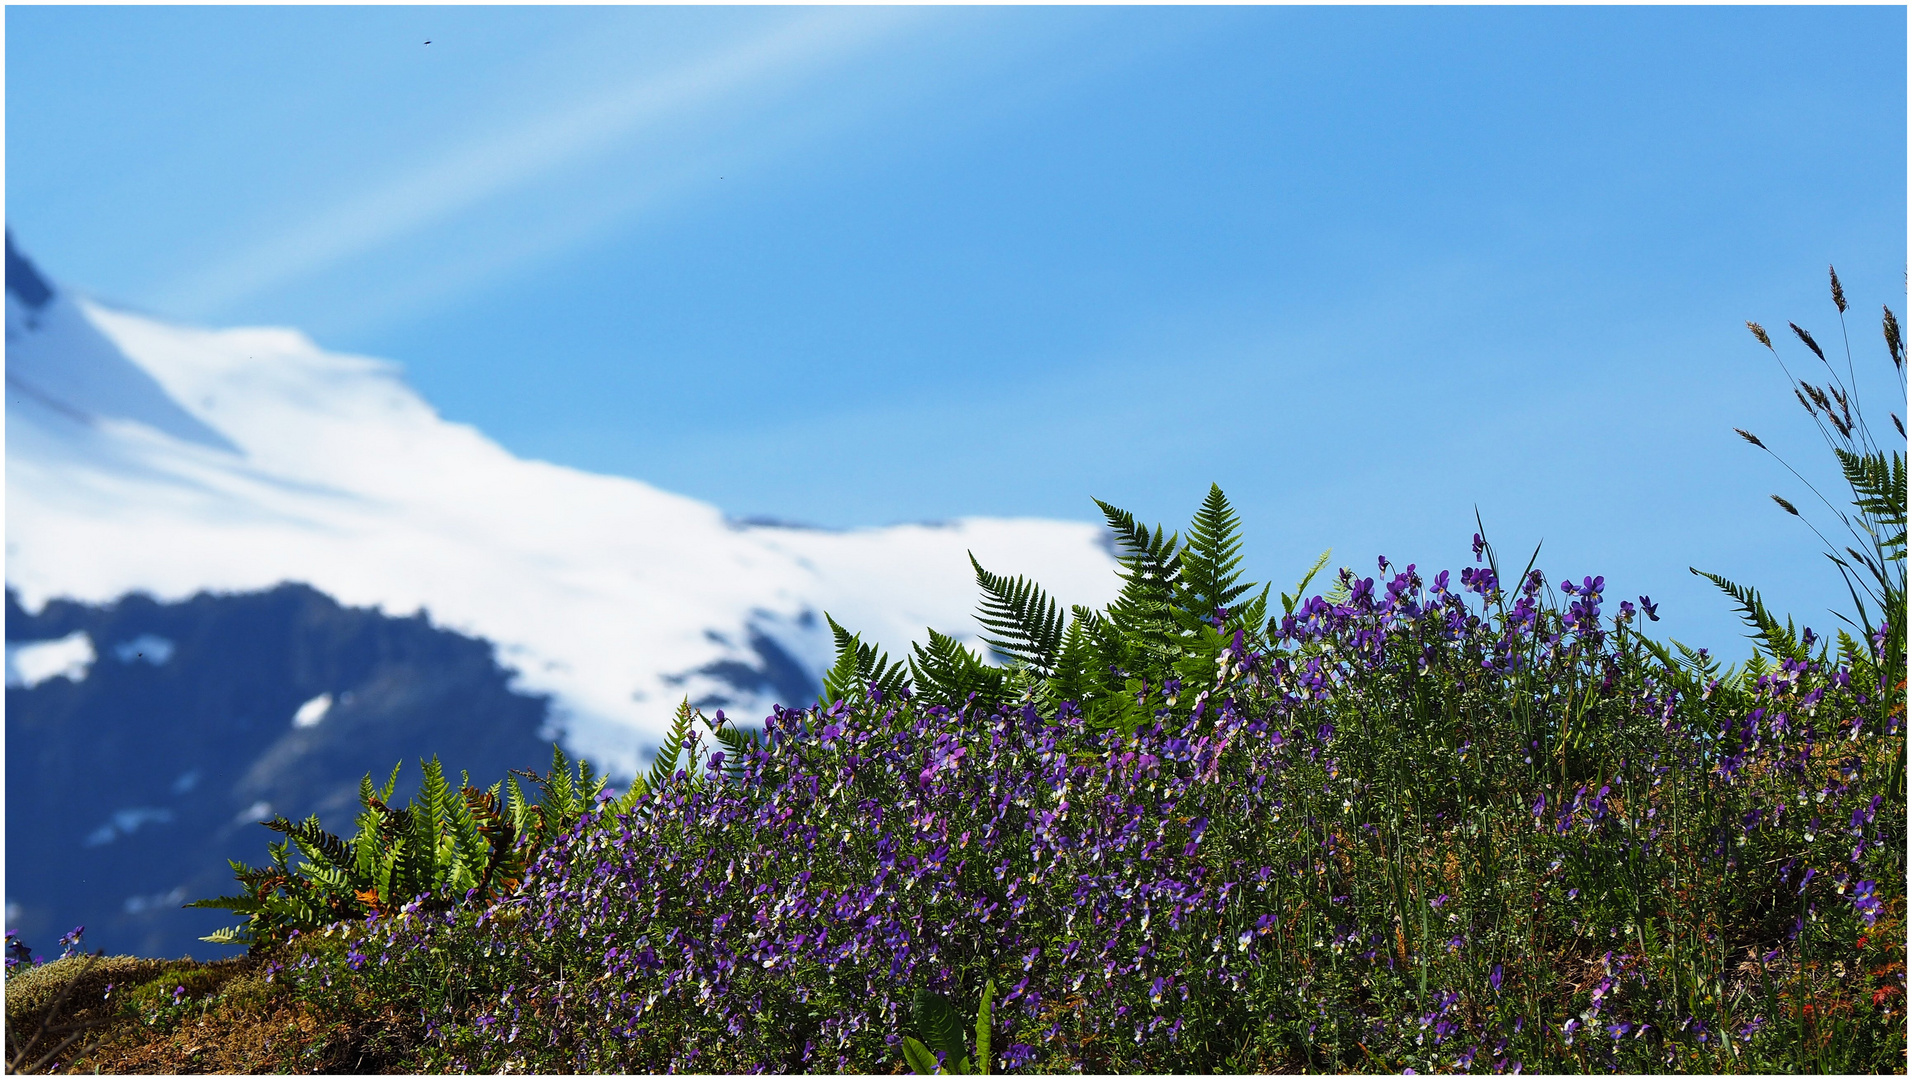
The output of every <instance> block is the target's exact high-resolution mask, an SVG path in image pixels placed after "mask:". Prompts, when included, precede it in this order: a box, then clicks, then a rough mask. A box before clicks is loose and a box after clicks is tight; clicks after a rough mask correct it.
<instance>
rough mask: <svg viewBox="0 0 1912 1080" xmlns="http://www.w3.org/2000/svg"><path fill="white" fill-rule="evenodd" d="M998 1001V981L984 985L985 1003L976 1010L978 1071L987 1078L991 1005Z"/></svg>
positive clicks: (989, 1069)
mask: <svg viewBox="0 0 1912 1080" xmlns="http://www.w3.org/2000/svg"><path fill="white" fill-rule="evenodd" d="M995 1000H996V980H994V979H991V980H989V981H988V982H986V983H984V984H983V1002H982V1004H981V1005H979V1006H977V1008H976V1071H977V1072H979V1073H982V1074H983V1075H984V1076H987V1075H989V1074H990V1072H991V1071H992V1070H991V1068H990V1064H989V1032H990V1027H991V1020H990V1005H991V1003H993V1002H994V1001H995Z"/></svg>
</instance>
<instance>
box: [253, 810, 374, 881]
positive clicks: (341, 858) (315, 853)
mask: <svg viewBox="0 0 1912 1080" xmlns="http://www.w3.org/2000/svg"><path fill="white" fill-rule="evenodd" d="M265 826H266V828H268V829H271V830H272V831H274V832H279V833H284V834H285V835H286V836H288V837H290V838H291V839H292V841H293V843H295V844H297V845H298V846H299V853H300V854H302V855H304V856H305V857H306V858H307V859H310V860H311V861H312V862H313V863H314V864H315V865H321V866H328V865H329V866H333V867H337V868H339V869H350V868H351V867H352V864H353V861H354V860H353V858H352V855H351V853H350V852H348V851H347V850H346V847H345V843H344V841H342V840H340V839H339V838H338V837H336V836H334V835H332V834H331V833H329V832H326V831H325V829H323V828H322V827H320V825H319V816H318V815H317V814H314V815H312V816H311V817H309V818H307V819H305V820H304V821H301V822H297V823H294V822H292V821H289V820H287V819H286V818H285V816H284V815H277V816H275V817H274V818H273V819H272V820H271V821H268V822H266V823H265Z"/></svg>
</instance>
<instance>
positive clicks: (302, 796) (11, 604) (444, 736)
mask: <svg viewBox="0 0 1912 1080" xmlns="http://www.w3.org/2000/svg"><path fill="white" fill-rule="evenodd" d="M9 269H11V268H9ZM9 277H10V278H11V274H9ZM11 284H12V282H11V281H9V285H11ZM75 631H84V632H85V633H86V635H87V637H88V638H89V639H90V640H91V642H92V646H93V650H94V652H95V654H96V658H95V660H94V661H93V663H92V664H91V666H90V668H89V669H88V670H87V671H86V673H85V675H84V676H83V677H82V678H80V679H79V680H78V681H74V680H73V679H71V678H69V677H66V676H54V677H52V678H48V679H45V680H44V681H41V682H38V683H37V684H35V685H33V686H31V687H27V686H23V685H9V686H8V688H7V715H6V732H7V748H6V769H7V792H6V800H7V824H6V829H7V854H6V859H7V885H6V887H7V897H6V901H7V908H8V913H7V926H8V927H9V928H14V929H18V930H19V931H20V932H21V934H22V936H23V937H24V938H25V939H26V940H27V941H28V942H29V943H30V944H32V945H33V946H34V947H36V948H37V949H39V950H40V951H41V952H42V953H43V954H44V953H46V952H47V951H48V950H49V949H50V948H51V947H52V946H53V943H54V940H55V939H56V938H57V937H58V936H59V935H60V934H62V933H65V932H66V931H67V930H69V929H71V928H72V927H73V926H75V925H79V924H85V926H86V939H85V943H86V945H87V946H88V947H89V948H104V949H106V950H107V952H108V953H132V954H135V955H145V956H179V955H191V956H194V957H196V958H201V959H206V958H212V957H216V956H221V955H229V954H231V953H233V952H236V951H237V950H235V949H230V948H221V947H218V946H214V945H211V944H208V943H206V942H202V941H199V940H197V939H198V937H199V936H200V935H202V934H208V933H211V932H212V931H213V930H215V929H218V928H219V927H221V926H229V925H232V924H233V923H236V922H238V921H239V919H238V918H237V917H236V916H234V915H232V914H231V913H230V912H226V911H223V910H200V909H193V910H184V909H182V908H181V907H180V905H181V904H183V903H185V902H186V901H188V900H196V899H200V898H203V897H211V896H219V895H224V894H226V893H229V892H231V891H232V890H233V888H234V887H235V886H236V884H237V883H236V882H235V881H234V880H233V876H232V871H231V869H230V868H229V867H228V866H227V865H226V860H227V859H238V860H240V861H243V862H247V863H251V864H253V865H259V864H261V863H264V862H266V861H267V859H268V856H267V852H266V845H267V843H268V842H269V841H271V840H276V839H279V836H278V834H276V833H272V832H270V831H268V830H267V829H264V828H262V827H260V826H259V824H258V822H259V821H261V820H263V819H264V818H266V817H270V816H271V815H273V814H284V815H286V816H287V817H290V818H293V819H295V820H296V819H302V818H304V817H306V816H307V815H310V814H313V813H317V814H318V815H319V816H320V818H321V820H322V821H323V823H324V825H325V827H326V828H327V829H330V830H332V831H333V832H336V833H340V834H342V835H345V836H349V835H350V834H351V833H352V832H353V830H354V825H353V819H354V818H355V817H356V816H357V812H358V783H359V778H360V777H361V776H363V775H364V774H366V773H368V772H369V773H371V774H372V775H373V777H374V781H375V782H377V783H380V784H382V783H383V782H384V780H385V779H386V777H387V776H389V775H390V773H391V770H392V766H393V765H394V764H395V763H398V762H401V761H402V762H403V763H404V769H403V770H402V771H401V772H400V774H399V786H398V791H397V793H396V794H397V798H398V800H399V801H400V802H403V801H404V800H405V799H407V798H409V797H410V795H411V793H412V792H415V791H416V790H417V785H418V781H419V778H420V771H419V759H421V758H428V757H430V756H432V755H434V754H436V755H438V756H439V758H440V759H441V761H442V762H443V764H444V767H445V770H446V772H447V773H448V774H449V775H450V776H451V777H452V778H454V779H455V778H456V777H457V776H458V774H459V772H460V771H461V770H465V771H469V773H470V778H471V782H472V783H474V784H477V785H479V786H481V787H488V786H490V785H491V784H492V783H494V782H496V781H498V780H501V779H503V778H504V776H505V774H506V773H507V772H508V771H509V770H510V769H514V768H531V769H538V770H540V771H542V770H543V769H545V768H546V767H548V765H549V763H550V758H551V743H550V741H549V738H548V736H549V735H550V734H551V733H550V732H549V731H548V730H547V709H548V702H547V701H546V699H544V698H542V697H529V696H526V695H523V694H519V693H515V692H513V691H512V690H511V689H510V688H509V686H508V685H507V684H508V681H509V679H510V672H508V671H506V670H505V669H503V668H501V667H500V666H499V665H498V663H497V661H496V659H495V658H494V655H493V650H492V647H491V645H490V644H489V643H487V642H484V641H480V640H476V639H473V638H468V637H464V636H462V635H460V634H456V633H453V632H451V631H447V630H442V629H437V628H434V627H433V626H432V625H431V624H430V622H429V620H428V618H427V616H425V615H424V614H420V615H417V616H412V617H408V618H392V617H388V616H385V615H383V614H381V613H379V612H376V611H372V610H366V609H356V608H346V607H341V606H340V605H339V604H337V603H336V602H334V601H333V600H331V599H330V598H329V597H327V596H325V595H324V594H322V593H319V592H317V591H315V590H313V589H311V588H309V587H307V586H304V585H281V586H279V587H278V588H275V589H272V590H270V591H267V592H261V593H247V594H235V595H214V594H207V593H202V594H200V595H198V596H194V597H192V598H191V599H189V600H185V601H182V602H180V603H176V604H162V603H158V602H156V601H154V600H153V599H151V598H149V597H146V596H143V595H139V594H134V595H130V596H127V597H124V598H122V599H120V600H119V601H117V602H116V603H113V604H111V605H108V606H104V607H90V606H86V605H81V604H76V603H70V602H67V601H53V602H51V603H49V604H48V605H47V606H46V608H45V609H44V610H43V611H42V612H41V613H40V614H38V615H28V614H27V613H26V612H25V611H23V610H22V609H21V608H20V606H19V605H18V603H17V602H16V601H15V598H14V596H13V594H12V593H11V592H9V593H8V595H7V624H6V632H7V641H8V644H9V648H10V649H11V648H12V647H14V646H17V645H20V644H22V643H25V642H33V641H50V640H56V639H60V638H64V637H67V636H68V635H70V634H73V633H74V632H75ZM295 717H299V718H302V719H303V720H304V721H305V722H303V723H298V722H295Z"/></svg>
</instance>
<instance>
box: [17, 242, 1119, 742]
mask: <svg viewBox="0 0 1912 1080" xmlns="http://www.w3.org/2000/svg"><path fill="white" fill-rule="evenodd" d="M6 334H7V369H6V382H7V524H6V529H7V562H6V580H7V586H8V588H9V589H10V590H11V591H12V592H14V593H15V594H16V595H17V598H18V602H19V604H20V606H21V608H22V609H23V611H24V612H26V613H28V614H31V613H34V612H37V611H40V610H41V609H42V608H43V607H44V606H45V605H46V604H47V603H48V601H50V600H53V599H55V598H67V599H71V600H74V601H78V602H81V603H85V604H93V605H100V604H106V603H109V602H112V601H114V600H116V599H117V598H119V597H122V596H125V595H126V594H129V593H134V592H142V593H146V594H148V595H150V596H152V597H154V598H156V599H157V600H160V601H177V600H182V599H184V598H187V597H190V596H192V595H194V594H196V593H199V592H201V591H206V590H210V591H213V592H220V593H239V592H251V591H258V590H265V589H269V588H271V587H273V586H275V585H278V584H279V583H282V582H299V583H304V584H307V585H310V586H311V587H312V588H313V589H316V590H317V591H318V592H320V593H323V594H325V595H326V596H328V597H330V598H332V599H334V600H336V601H337V602H339V603H340V604H344V605H347V606H350V607H357V608H377V609H380V610H382V611H383V612H385V613H386V614H389V615H407V614H411V613H415V612H421V611H424V612H429V615H430V619H431V621H432V623H433V624H435V625H437V626H440V627H444V628H447V629H450V630H454V631H456V632H458V633H461V634H463V635H467V636H469V637H474V638H480V639H483V640H485V641H488V642H491V643H492V644H493V645H494V646H495V647H496V650H497V656H498V659H499V661H500V662H501V663H502V664H504V665H505V666H507V667H508V668H510V669H513V670H515V671H516V673H517V674H516V679H515V682H514V683H513V686H514V688H515V689H518V690H521V691H523V692H526V693H530V694H538V695H548V697H549V698H550V701H551V715H550V720H551V730H552V732H553V733H554V734H557V735H558V736H559V737H560V738H561V740H562V741H563V742H564V744H565V746H566V748H567V749H568V750H570V751H571V752H572V753H574V754H582V755H585V756H587V757H589V758H590V759H591V760H592V761H593V762H596V763H599V764H601V765H602V766H604V767H607V768H609V769H610V770H611V771H613V772H615V773H619V774H625V775H628V774H630V773H632V772H635V771H636V770H637V769H639V768H640V767H641V766H642V764H643V759H644V756H645V753H646V750H645V749H644V748H645V747H648V746H652V745H655V744H656V743H657V742H658V741H659V733H660V731H661V730H662V729H663V727H664V725H665V724H666V723H667V721H668V717H669V715H670V713H671V711H672V709H673V708H674V706H675V705H676V703H677V702H678V701H679V699H681V698H683V697H685V696H689V697H690V699H691V700H692V701H693V702H697V703H700V704H703V705H704V706H706V707H717V706H721V707H723V708H724V709H726V710H727V712H729V713H731V714H735V715H736V716H737V717H738V718H740V719H746V720H748V719H754V718H756V717H757V716H760V715H761V714H762V713H764V712H766V711H767V710H768V706H769V704H770V703H771V702H772V701H773V700H782V701H784V702H791V703H801V702H803V701H804V700H805V698H806V697H808V696H813V695H814V694H815V692H816V690H815V687H816V686H817V677H818V675H819V673H820V672H821V671H822V670H823V668H824V667H825V666H827V664H828V662H829V660H830V658H831V652H832V646H831V639H830V635H829V632H828V628H827V626H826V625H825V624H824V620H823V613H824V612H826V611H827V612H828V613H829V614H831V615H833V616H835V617H836V619H837V620H838V621H839V622H841V623H843V624H844V625H845V626H847V627H849V628H851V629H853V630H857V631H860V632H861V633H863V635H864V636H865V640H873V641H876V642H879V643H881V644H882V645H883V646H885V647H886V648H887V649H889V651H890V652H891V655H892V656H900V655H902V654H903V653H904V652H906V651H907V648H908V643H909V642H910V641H911V640H921V639H922V637H923V630H924V628H925V627H934V628H936V629H938V630H941V631H944V632H946V633H953V634H957V635H958V636H960V637H963V638H965V639H968V640H972V641H973V640H974V638H975V632H976V625H975V622H974V619H973V612H974V610H975V605H976V602H977V599H978V594H977V590H976V587H975V584H974V581H973V578H972V573H971V570H970V566H969V560H968V558H967V557H966V556H965V552H966V551H973V552H974V553H975V555H976V557H977V558H978V559H979V560H980V561H981V562H982V563H983V565H985V566H987V567H989V568H990V569H992V570H995V571H997V572H1000V573H1009V574H1020V575H1025V576H1028V577H1031V578H1033V579H1035V580H1037V581H1040V582H1042V583H1043V585H1044V586H1045V587H1046V588H1048V589H1049V590H1050V591H1051V592H1052V593H1053V594H1054V595H1056V596H1057V597H1058V599H1060V600H1062V601H1063V602H1065V603H1083V604H1091V605H1099V604H1102V603H1104V602H1106V601H1107V600H1108V599H1109V598H1111V597H1112V596H1113V595H1114V593H1115V590H1116V584H1117V583H1116V575H1115V561H1114V559H1113V558H1112V556H1111V553H1110V550H1109V548H1108V546H1107V540H1106V533H1105V532H1104V531H1103V530H1102V529H1101V527H1100V526H1096V525H1090V524H1086V523H1075V522H1062V521H1041V520H1002V519H985V518H969V519H960V520H955V521H952V522H949V523H946V524H936V525H898V526H891V527H887V528H870V529H859V530H854V531H848V532H832V531H823V530H810V529H799V528H790V527H782V526H775V525H764V524H751V523H746V522H740V521H737V520H732V519H729V518H727V517H726V516H725V514H724V513H723V512H722V511H720V510H719V509H718V508H716V507H714V506H711V505H709V504H706V503H702V502H698V501H697V500H695V499H691V498H687V497H684V496H681V495H674V494H671V493H669V492H665V491H660V490H658V489H657V488H655V487H652V486H650V485H648V484H645V483H642V482H640V481H637V480H631V479H626V478H623V477H615V476H601V475H594V474H591V473H587V472H582V471H579V470H576V469H571V468H566V467H563V466H559V465H553V464H549V463H546V462H539V461H528V460H524V459H521V458H517V457H514V456H513V455H512V454H511V453H510V452H508V451H507V450H505V449H504V448H503V447H501V446H499V445H498V444H496V443H494V442H492V441H490V440H489V439H487V438H486V437H485V436H484V435H483V434H481V433H480V432H478V431H477V430H475V429H473V428H471V427H469V426H467V425H464V424H457V423H451V422H448V421H446V420H444V419H443V418H441V417H440V416H438V414H437V413H436V412H434V411H433V409H432V408H431V406H430V405H429V404H427V403H426V402H425V401H424V400H423V399H421V398H420V397H419V396H418V394H416V393H415V392H414V391H412V390H411V389H410V388H409V387H407V386H406V385H405V383H404V381H403V379H402V378H401V376H400V373H399V370H398V368H397V367H395V366H394V365H392V364H390V363H387V362H385V361H381V360H375V359H369V358H365V357H358V356H345V355H339V354H335V353H328V352H326V351H324V350H322V349H320V348H319V347H318V346H317V345H315V344H314V343H313V342H312V341H310V340H309V339H307V338H306V337H304V336H303V335H301V334H299V333H298V332H296V331H292V330H285V329H234V330H204V329H196V328H190V327H183V326H177V325H172V324H169V323H165V322H162V321H159V320H157V319H153V318H150V317H146V316H143V315H139V314H134V313H132V312H128V311H124V310H118V309H115V308H113V307H110V306H107V305H104V304H101V303H98V302H95V301H93V300H90V299H87V298H84V297H82V296H79V295H76V294H74V293H73V292H71V291H69V290H67V289H64V288H60V287H57V286H55V285H53V284H51V283H49V282H48V281H47V280H46V278H45V277H44V276H42V275H41V274H39V273H38V272H37V271H36V270H35V268H34V267H33V266H32V265H31V264H30V263H28V262H27V260H26V259H25V258H23V257H22V256H21V255H20V254H19V253H17V252H16V251H15V250H14V247H13V242H12V237H11V236H9V237H8V241H7V321H6ZM110 645H111V643H87V645H86V646H85V647H91V648H95V649H105V648H108V647H110ZM22 646H23V643H20V642H13V643H10V647H9V685H24V680H25V679H26V677H27V676H26V673H25V672H24V671H23V670H19V671H16V668H18V667H19V665H20V663H28V664H29V665H30V664H31V663H32V662H34V661H33V657H35V656H38V658H39V659H38V662H39V663H40V664H41V666H42V667H44V666H45V665H46V664H47V663H49V662H53V661H59V657H58V656H55V655H54V654H53V653H46V652H45V651H44V646H43V649H42V653H39V654H33V653H18V650H19V648H20V647H22ZM82 647H83V645H82V643H80V642H78V641H77V640H75V641H70V642H68V644H67V645H66V646H65V648H67V650H68V652H72V653H74V655H76V656H77V655H78V653H77V652H75V650H78V649H81V648H82ZM16 653H18V655H16ZM61 655H64V654H61ZM70 659H71V658H68V661H70ZM68 661H60V662H68ZM57 668H58V663H55V665H54V669H49V670H55V669H57ZM74 670H76V671H79V672H82V677H84V675H83V670H84V667H83V666H82V667H81V668H79V669H74ZM293 722H294V718H293V717H292V716H290V715H288V716H286V717H285V718H284V723H285V724H286V725H288V726H290V725H291V724H293ZM323 722H324V721H323V719H320V720H319V721H317V723H321V724H322V723H323Z"/></svg>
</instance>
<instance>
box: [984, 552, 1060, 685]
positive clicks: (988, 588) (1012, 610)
mask: <svg viewBox="0 0 1912 1080" xmlns="http://www.w3.org/2000/svg"><path fill="white" fill-rule="evenodd" d="M969 565H970V567H971V568H973V569H974V570H975V571H976V584H977V585H978V586H979V587H981V588H982V590H983V600H982V604H981V605H980V606H979V607H978V608H977V611H976V621H977V622H979V623H982V624H983V629H985V630H988V631H990V632H991V633H993V634H995V635H997V636H995V637H985V638H983V641H984V643H985V644H987V645H988V646H989V647H990V648H992V649H994V650H996V652H997V653H998V654H999V655H1001V656H1002V657H1004V658H1005V659H1007V660H1009V661H1011V662H1014V663H1019V664H1024V665H1027V666H1028V667H1030V668H1032V669H1034V670H1035V671H1036V672H1037V673H1038V674H1041V675H1048V674H1049V673H1051V672H1053V671H1054V670H1055V666H1056V651H1057V650H1058V649H1059V648H1061V646H1062V629H1063V627H1062V611H1061V609H1060V608H1059V607H1057V606H1056V602H1055V601H1054V600H1052V599H1050V597H1049V594H1048V593H1045V592H1043V591H1042V587H1041V586H1039V585H1037V584H1036V583H1035V582H1033V581H1029V580H1027V579H1025V578H1021V577H1015V578H1010V577H1004V576H1002V575H1000V574H992V573H990V572H989V571H987V570H985V569H983V565H982V564H981V563H979V562H977V561H976V556H975V554H974V553H973V552H972V553H971V554H970V556H969Z"/></svg>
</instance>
